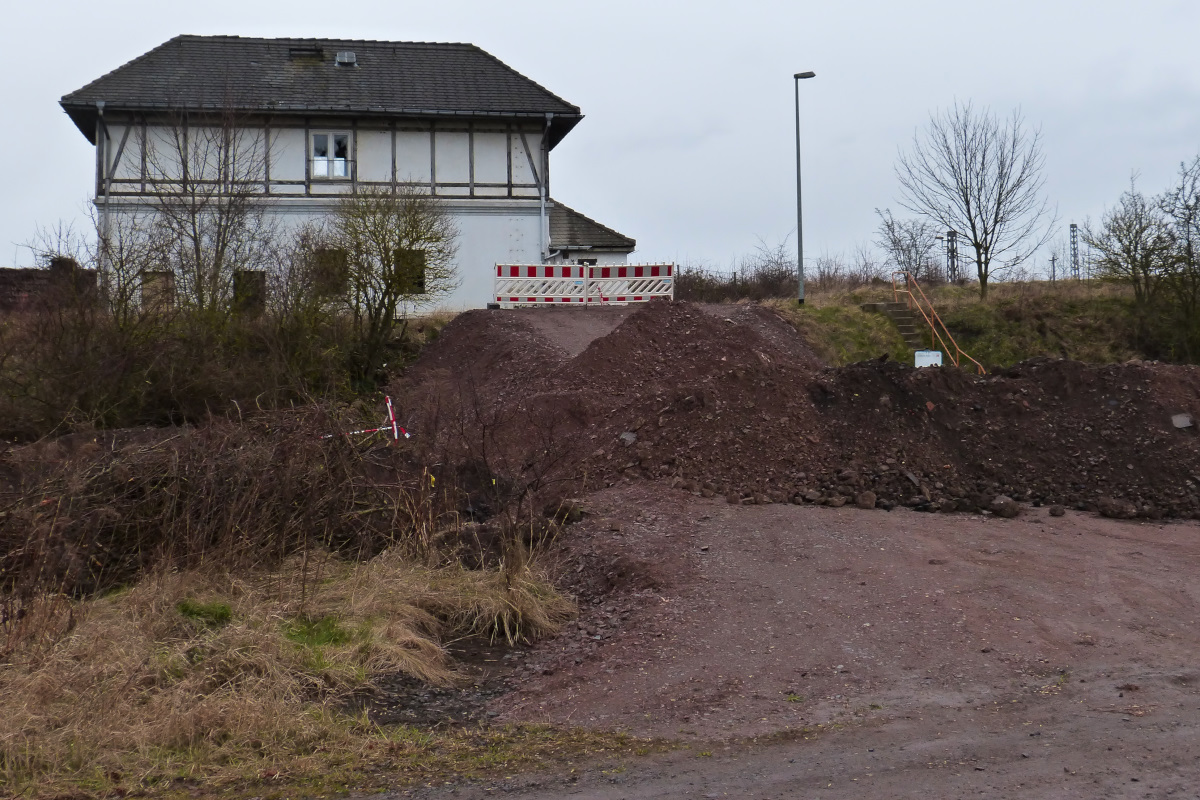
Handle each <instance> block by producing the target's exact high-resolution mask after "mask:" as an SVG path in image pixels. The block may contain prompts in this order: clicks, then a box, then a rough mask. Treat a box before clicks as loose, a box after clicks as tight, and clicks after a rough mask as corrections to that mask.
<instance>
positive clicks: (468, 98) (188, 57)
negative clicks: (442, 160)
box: [61, 36, 582, 144]
mask: <svg viewBox="0 0 1200 800" xmlns="http://www.w3.org/2000/svg"><path fill="white" fill-rule="evenodd" d="M343 50H349V51H352V52H353V53H354V54H355V57H356V59H357V65H356V66H339V65H338V64H336V63H335V57H336V55H337V53H338V52H339V51H343ZM98 100H99V101H103V102H104V104H105V110H106V111H108V110H113V111H118V110H133V111H153V110H156V109H198V110H203V109H226V108H230V107H231V106H232V107H233V108H235V109H237V110H241V111H270V112H272V113H276V114H279V113H289V112H290V113H304V114H312V113H321V114H333V115H342V114H353V115H359V116H361V115H386V116H400V115H403V116H441V115H455V116H468V117H491V116H501V117H510V118H511V117H525V118H540V119H544V116H545V115H546V114H547V113H550V114H554V115H555V121H554V122H553V123H552V124H551V143H552V144H555V143H557V142H558V140H560V139H561V138H562V137H563V136H565V135H566V133H567V132H568V131H570V129H571V128H573V127H574V126H575V124H576V123H577V122H578V121H579V120H580V119H581V118H582V116H581V114H580V112H579V108H578V106H573V105H571V104H570V103H568V102H567V101H565V100H563V99H562V98H561V97H558V96H557V95H555V94H553V93H552V92H550V91H549V90H548V89H546V88H544V87H542V86H540V85H539V84H537V83H535V82H534V81H532V80H530V79H529V78H526V77H525V76H524V75H521V74H520V73H519V72H517V71H516V70H514V69H512V68H511V67H509V66H507V65H506V64H504V63H503V62H501V61H500V60H499V59H498V58H496V57H495V56H493V55H491V54H490V53H487V52H485V51H483V50H481V49H480V48H478V47H476V46H475V45H473V44H444V43H430V42H377V41H356V40H341V39H249V38H242V37H238V36H176V37H175V38H174V39H171V40H170V41H168V42H166V43H164V44H161V45H159V46H158V47H156V48H154V49H153V50H151V51H150V52H148V53H146V54H145V55H142V56H139V57H137V58H135V59H134V60H133V61H130V62H129V63H128V64H125V65H124V66H121V67H118V68H117V69H115V70H113V71H112V72H109V73H108V74H107V75H104V76H102V77H100V78H98V79H96V80H94V81H92V82H91V83H89V84H88V85H87V86H84V87H83V88H82V89H78V90H76V91H74V92H71V93H70V94H68V95H66V96H65V97H63V98H62V101H61V105H62V107H63V108H64V109H65V110H66V112H67V113H68V114H69V115H70V116H71V119H72V120H73V121H74V122H75V124H76V125H77V126H78V127H79V129H80V130H81V131H83V133H84V135H86V136H87V137H88V138H89V139H91V138H92V137H93V136H94V135H95V125H96V101H98Z"/></svg>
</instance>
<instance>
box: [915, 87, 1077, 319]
mask: <svg viewBox="0 0 1200 800" xmlns="http://www.w3.org/2000/svg"><path fill="white" fill-rule="evenodd" d="M1044 163H1045V159H1044V157H1043V155H1042V147H1041V134H1040V132H1038V131H1037V130H1035V131H1033V132H1032V133H1029V132H1027V131H1026V128H1025V120H1024V119H1023V118H1022V116H1021V113H1020V111H1019V110H1018V111H1014V112H1013V114H1012V116H1011V117H1010V118H1008V120H1006V121H1003V122H1002V121H1001V120H1000V119H999V118H997V117H996V116H995V115H994V114H992V113H991V112H990V111H982V112H977V111H976V110H975V109H974V108H973V107H972V106H971V104H970V103H967V104H964V105H960V104H958V103H955V104H954V107H953V108H951V109H949V110H947V111H946V112H945V113H944V114H931V115H930V118H929V125H928V127H927V128H926V129H925V130H924V131H923V132H918V133H917V134H916V135H915V136H914V137H913V146H912V151H911V152H910V153H908V154H901V156H900V159H899V161H898V162H897V164H896V176H897V177H898V178H899V179H900V186H901V188H902V190H903V198H902V201H901V202H902V204H903V205H904V207H905V208H907V209H908V210H910V211H912V212H913V213H915V214H919V215H921V216H923V217H926V218H927V219H930V220H933V221H934V222H936V223H937V224H938V225H940V226H941V227H943V228H947V229H951V230H956V231H958V232H959V234H960V235H962V236H963V237H964V238H965V240H966V241H967V242H969V243H970V245H971V247H972V248H973V249H974V251H975V267H976V274H977V275H978V277H979V294H980V297H983V298H986V297H987V289H988V281H989V280H990V279H991V277H992V275H993V274H994V273H996V272H998V271H1000V270H1001V269H1008V268H1010V267H1014V266H1017V265H1018V264H1021V263H1022V262H1024V261H1026V260H1027V259H1029V257H1030V256H1032V255H1033V254H1034V252H1036V251H1037V250H1038V248H1040V247H1041V246H1042V245H1043V244H1045V243H1046V242H1047V241H1048V240H1049V237H1050V230H1051V228H1052V227H1053V224H1054V214H1053V212H1052V211H1051V209H1050V207H1049V204H1048V202H1047V200H1046V199H1045V198H1044V196H1043V193H1042V189H1043V185H1044V178H1043V177H1042V169H1043V166H1044Z"/></svg>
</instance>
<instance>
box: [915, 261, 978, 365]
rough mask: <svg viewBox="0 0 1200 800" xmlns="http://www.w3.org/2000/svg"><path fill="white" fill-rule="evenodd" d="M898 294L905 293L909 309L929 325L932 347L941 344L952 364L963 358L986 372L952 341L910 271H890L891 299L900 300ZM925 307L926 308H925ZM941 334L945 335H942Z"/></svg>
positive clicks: (935, 310) (935, 347)
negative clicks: (902, 283) (900, 279)
mask: <svg viewBox="0 0 1200 800" xmlns="http://www.w3.org/2000/svg"><path fill="white" fill-rule="evenodd" d="M900 276H903V277H904V286H903V288H902V287H901V286H900V285H899V284H898V283H897V281H896V279H897V278H898V277H900ZM914 289H915V290H916V294H914V293H913V290H914ZM900 295H905V296H906V297H907V298H908V299H907V303H908V308H909V310H910V311H911V310H913V309H916V310H917V311H918V312H920V314H921V316H922V317H923V318H924V320H925V324H927V325H928V326H929V334H930V336H929V342H930V347H931V348H932V349H937V346H938V344H941V346H942V351H943V352H945V353H946V357H947V358H949V359H950V362H951V363H952V364H954V366H956V367H957V366H960V364H961V360H962V359H964V358H965V359H967V360H968V361H970V362H971V363H972V364H974V365H975V368H976V369H978V370H979V374H980V375H986V374H987V370H986V369H984V368H983V364H980V363H979V362H978V361H976V360H975V359H973V358H971V357H970V356H969V355H967V354H966V352H964V351H963V349H962V348H961V347H959V346H958V342H956V341H954V336H953V335H951V333H950V330H949V329H948V328H947V327H946V323H944V322H942V318H941V317H940V316H938V313H937V309H935V308H934V307H933V301H931V300H930V299H929V298H928V297H926V296H925V292H924V291H923V290H922V289H921V284H919V283H917V279H916V278H915V277H913V275H912V273H910V272H893V273H892V299H894V300H895V301H896V302H900ZM922 303H924V305H922ZM927 307H928V310H926V308H927ZM939 328H940V330H939ZM943 334H945V335H944V336H943ZM946 340H949V341H950V344H946Z"/></svg>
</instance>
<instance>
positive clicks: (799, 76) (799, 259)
mask: <svg viewBox="0 0 1200 800" xmlns="http://www.w3.org/2000/svg"><path fill="white" fill-rule="evenodd" d="M816 76H817V73H815V72H797V73H796V74H795V75H794V76H793V78H794V83H795V85H796V250H797V251H798V252H797V254H796V274H797V276H798V277H799V279H800V294H799V297H797V298H796V302H797V303H798V304H800V305H804V213H803V211H802V206H801V203H800V81H801V80H803V79H805V78H815V77H816Z"/></svg>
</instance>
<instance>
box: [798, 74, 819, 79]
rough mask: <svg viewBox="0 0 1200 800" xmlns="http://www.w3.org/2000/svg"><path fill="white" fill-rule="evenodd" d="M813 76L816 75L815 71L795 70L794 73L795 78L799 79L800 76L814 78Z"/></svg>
mask: <svg viewBox="0 0 1200 800" xmlns="http://www.w3.org/2000/svg"><path fill="white" fill-rule="evenodd" d="M815 77H817V73H815V72H797V73H796V75H795V78H796V80H801V79H802V78H815Z"/></svg>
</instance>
